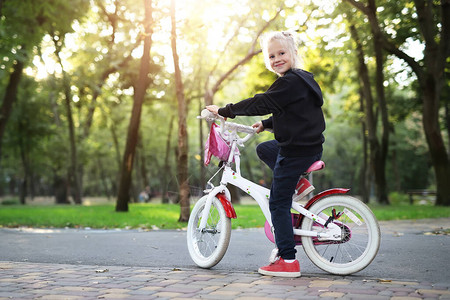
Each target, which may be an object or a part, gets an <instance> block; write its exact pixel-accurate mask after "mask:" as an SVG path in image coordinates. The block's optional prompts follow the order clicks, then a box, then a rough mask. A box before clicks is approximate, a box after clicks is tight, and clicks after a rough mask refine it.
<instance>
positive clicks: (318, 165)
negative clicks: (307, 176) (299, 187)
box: [306, 160, 325, 173]
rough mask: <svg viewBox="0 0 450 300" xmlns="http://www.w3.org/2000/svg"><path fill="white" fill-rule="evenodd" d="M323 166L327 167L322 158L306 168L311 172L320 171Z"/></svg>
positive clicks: (307, 171)
mask: <svg viewBox="0 0 450 300" xmlns="http://www.w3.org/2000/svg"><path fill="white" fill-rule="evenodd" d="M323 168H325V163H324V162H323V161H321V160H318V161H316V162H314V163H313V164H312V165H311V166H310V167H309V168H308V170H306V173H311V172H313V171H319V170H322V169H323Z"/></svg>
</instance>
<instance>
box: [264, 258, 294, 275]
mask: <svg viewBox="0 0 450 300" xmlns="http://www.w3.org/2000/svg"><path fill="white" fill-rule="evenodd" d="M258 273H259V274H262V275H270V276H279V277H300V276H301V274H300V264H299V262H298V260H295V261H294V262H292V263H287V262H285V261H284V259H282V258H281V257H280V259H278V260H277V261H275V262H274V263H271V264H270V265H268V266H265V267H261V268H259V270H258Z"/></svg>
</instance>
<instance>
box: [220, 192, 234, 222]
mask: <svg viewBox="0 0 450 300" xmlns="http://www.w3.org/2000/svg"><path fill="white" fill-rule="evenodd" d="M216 197H217V199H219V200H220V203H222V206H223V208H224V209H225V213H226V214H227V217H228V218H230V219H236V218H237V215H236V211H235V210H234V207H233V204H232V203H231V201H228V199H227V197H226V196H225V194H224V193H220V194H217V195H216Z"/></svg>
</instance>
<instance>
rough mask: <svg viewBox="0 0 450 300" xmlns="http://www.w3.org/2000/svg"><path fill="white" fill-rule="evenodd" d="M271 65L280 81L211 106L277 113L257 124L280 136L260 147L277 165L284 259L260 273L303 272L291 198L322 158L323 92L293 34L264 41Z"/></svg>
mask: <svg viewBox="0 0 450 300" xmlns="http://www.w3.org/2000/svg"><path fill="white" fill-rule="evenodd" d="M261 45H262V49H263V54H264V60H265V64H266V67H267V69H269V70H270V71H272V72H275V73H276V74H278V76H279V77H278V78H277V80H275V82H274V83H273V84H272V85H271V86H270V87H269V89H268V90H267V91H266V92H265V93H262V94H256V95H255V96H253V97H252V98H249V99H246V100H242V101H240V102H238V103H235V104H228V105H226V106H225V107H222V108H219V107H218V106H216V105H209V106H207V107H206V108H207V109H208V110H209V111H211V112H212V113H214V114H216V115H217V114H218V115H221V116H222V117H228V118H234V117H236V116H263V115H267V114H271V116H270V117H269V118H268V119H266V120H263V121H260V122H257V123H255V124H253V127H254V128H256V132H257V133H260V132H262V131H263V130H264V129H269V128H270V129H272V130H273V132H274V135H275V140H273V141H268V142H264V143H262V144H260V145H258V146H257V148H256V151H257V154H258V156H259V158H260V159H261V160H262V161H264V162H265V163H266V164H267V165H268V166H269V167H270V168H271V169H272V170H273V180H272V187H271V190H270V199H269V207H270V213H271V217H272V223H273V227H274V233H275V242H276V245H277V248H278V250H279V252H278V255H279V258H278V259H277V260H276V261H275V262H273V263H271V264H270V265H268V266H265V267H261V268H260V269H259V270H258V272H259V273H261V274H263V275H272V276H282V277H299V276H300V264H299V262H298V260H296V258H295V254H296V250H295V241H294V233H293V230H292V221H291V212H290V210H291V203H292V195H293V193H294V190H295V187H296V184H297V182H298V180H299V177H300V175H301V174H302V173H304V172H305V171H306V170H307V169H308V167H309V166H310V165H311V164H312V163H313V162H315V161H317V160H320V158H321V157H322V144H323V142H324V137H323V134H322V133H323V131H324V130H325V120H324V117H323V112H322V108H321V106H322V105H323V98H322V92H321V90H320V87H319V85H318V84H317V82H316V81H315V80H314V77H313V74H311V73H309V72H306V71H304V70H301V69H299V58H298V56H297V47H296V44H295V41H294V38H293V36H292V34H290V33H288V32H284V31H283V32H274V33H270V34H268V35H266V36H265V37H264V39H263V42H262V43H261Z"/></svg>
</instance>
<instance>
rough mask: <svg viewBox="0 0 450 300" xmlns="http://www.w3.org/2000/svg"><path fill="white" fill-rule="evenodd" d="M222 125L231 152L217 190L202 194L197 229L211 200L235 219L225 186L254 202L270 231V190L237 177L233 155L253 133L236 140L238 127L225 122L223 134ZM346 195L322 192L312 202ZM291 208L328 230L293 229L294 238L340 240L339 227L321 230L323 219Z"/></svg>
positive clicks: (202, 226) (330, 225) (296, 205)
mask: <svg viewBox="0 0 450 300" xmlns="http://www.w3.org/2000/svg"><path fill="white" fill-rule="evenodd" d="M223 123H225V126H226V125H229V126H230V127H231V129H232V130H231V135H230V139H231V151H230V155H229V157H228V161H227V162H226V163H225V164H224V166H222V169H223V173H222V177H221V180H220V185H219V186H217V187H213V188H212V189H209V190H205V192H206V193H208V197H207V201H206V204H205V208H204V210H203V215H202V220H201V222H200V225H199V229H200V230H202V231H203V230H204V229H205V228H206V220H207V219H208V213H209V210H210V208H211V205H212V201H213V198H214V197H217V198H218V199H219V200H220V201H221V203H222V206H223V207H224V209H225V211H226V214H227V216H228V217H229V218H236V217H237V216H236V212H235V211H234V207H233V204H232V203H231V201H230V199H231V194H230V192H229V190H228V188H227V184H232V185H234V186H236V187H238V188H239V189H241V190H242V191H244V192H245V193H246V194H248V195H249V196H250V197H252V198H253V199H254V200H256V202H257V203H258V205H259V207H260V208H261V211H262V213H263V214H264V217H265V218H266V220H267V221H268V223H269V224H270V226H271V227H272V226H273V225H272V219H271V215H270V210H269V197H270V190H269V189H267V188H265V187H263V186H260V185H258V184H256V183H253V182H252V181H250V180H247V179H245V178H244V177H242V176H241V172H240V158H239V154H237V153H236V152H235V149H236V147H237V144H238V143H239V144H242V145H243V142H245V141H247V140H248V139H249V138H250V137H251V136H252V135H253V133H254V131H253V133H249V132H248V131H244V132H247V133H248V135H247V136H246V137H245V138H240V137H239V136H238V134H237V132H238V129H242V125H239V124H237V125H239V127H235V128H232V126H233V125H231V124H234V123H228V122H224V121H221V128H222V132H223V130H224V124H223ZM241 132H242V131H241ZM233 159H234V161H235V166H236V171H234V170H233V169H232V168H231V164H232V161H233ZM220 171H221V169H220V170H219V171H218V172H216V174H214V175H213V177H215V176H216V175H217V174H218V173H219V172H220ZM213 177H212V178H213ZM208 183H209V184H210V185H212V184H211V182H208ZM346 192H348V190H346V189H332V190H328V191H324V192H322V193H320V194H318V195H316V197H314V198H313V199H312V200H314V201H317V199H319V198H321V197H323V196H327V195H329V194H335V193H346ZM310 202H311V201H310ZM312 203H313V202H311V204H312ZM307 207H309V206H307ZM292 208H293V209H294V210H295V211H297V212H298V213H299V214H300V215H301V216H304V217H307V218H309V219H312V220H313V221H315V222H317V223H319V224H321V225H323V226H324V227H326V228H327V229H328V231H327V232H326V233H318V232H315V231H309V230H302V229H298V228H294V229H293V230H294V234H295V235H301V236H310V237H317V238H318V239H319V240H320V239H327V240H336V241H337V240H339V239H340V238H341V228H340V227H339V226H337V225H336V224H334V223H332V222H331V223H330V222H328V224H327V225H326V226H325V224H326V223H327V220H326V219H324V218H322V217H320V216H318V215H315V214H313V213H311V212H310V211H309V210H308V209H306V208H305V207H303V206H302V205H300V204H299V203H297V202H295V201H293V202H292Z"/></svg>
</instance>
